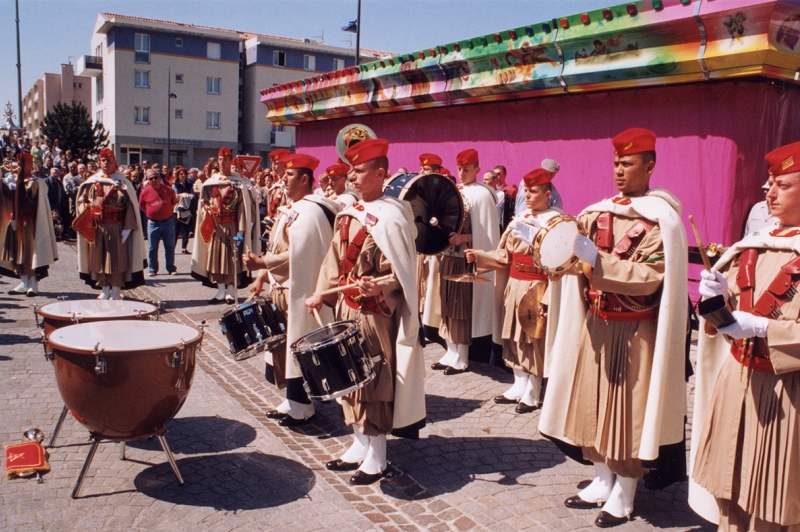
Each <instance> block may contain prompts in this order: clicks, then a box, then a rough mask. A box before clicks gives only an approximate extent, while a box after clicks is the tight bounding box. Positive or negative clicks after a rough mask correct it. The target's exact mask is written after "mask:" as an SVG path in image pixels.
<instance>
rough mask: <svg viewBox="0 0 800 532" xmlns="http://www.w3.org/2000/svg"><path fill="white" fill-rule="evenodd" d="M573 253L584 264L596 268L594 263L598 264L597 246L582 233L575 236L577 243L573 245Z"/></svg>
mask: <svg viewBox="0 0 800 532" xmlns="http://www.w3.org/2000/svg"><path fill="white" fill-rule="evenodd" d="M572 252H573V253H575V255H577V256H578V258H579V259H581V260H582V261H583V262H585V263H586V264H588V265H589V266H591V267H592V268H594V263H595V262H597V246H595V245H594V242H592V241H591V240H589V239H588V238H587V237H586V236H585V235H582V234H580V233H578V234H577V235H575V241H574V242H573V243H572Z"/></svg>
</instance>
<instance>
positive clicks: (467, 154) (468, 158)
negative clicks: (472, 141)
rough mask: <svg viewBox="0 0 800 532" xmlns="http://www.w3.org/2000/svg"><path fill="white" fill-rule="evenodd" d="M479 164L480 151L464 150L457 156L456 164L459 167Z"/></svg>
mask: <svg viewBox="0 0 800 532" xmlns="http://www.w3.org/2000/svg"><path fill="white" fill-rule="evenodd" d="M477 162H478V150H473V149H472V148H470V149H468V150H464V151H462V152H461V153H459V154H458V155H456V164H457V165H458V166H469V165H472V164H475V163H477Z"/></svg>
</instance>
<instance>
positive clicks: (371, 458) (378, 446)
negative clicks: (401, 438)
mask: <svg viewBox="0 0 800 532" xmlns="http://www.w3.org/2000/svg"><path fill="white" fill-rule="evenodd" d="M358 469H359V470H361V471H363V472H364V473H367V474H368V475H374V474H376V473H381V472H383V470H384V469H386V434H381V435H380V436H370V437H369V449H367V456H366V457H365V458H364V462H362V464H361V467H359V468H358Z"/></svg>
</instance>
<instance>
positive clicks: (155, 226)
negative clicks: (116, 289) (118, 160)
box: [139, 169, 178, 276]
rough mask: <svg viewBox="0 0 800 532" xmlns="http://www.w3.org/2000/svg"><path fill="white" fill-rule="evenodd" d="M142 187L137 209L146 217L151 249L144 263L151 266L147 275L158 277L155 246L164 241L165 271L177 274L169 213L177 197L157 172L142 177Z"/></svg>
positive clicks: (171, 222) (156, 249) (153, 170)
mask: <svg viewBox="0 0 800 532" xmlns="http://www.w3.org/2000/svg"><path fill="white" fill-rule="evenodd" d="M145 185H147V186H145V187H144V188H143V189H142V192H141V194H139V209H141V210H143V211H144V213H145V215H146V216H147V220H148V222H147V242H148V244H149V246H150V249H149V251H148V253H147V261H148V264H149V265H150V273H149V275H150V276H154V275H157V274H158V243H159V242H160V241H161V240H163V241H164V256H165V258H166V261H167V271H168V272H169V274H170V275H177V274H178V269H177V268H176V267H175V222H174V221H173V220H172V213H173V211H174V210H175V204H176V203H178V197H177V196H176V194H175V191H174V190H172V188H171V187H168V186H166V185H164V184H163V183H162V182H161V176H160V175H159V173H158V170H155V169H150V170H148V171H147V173H146V174H145Z"/></svg>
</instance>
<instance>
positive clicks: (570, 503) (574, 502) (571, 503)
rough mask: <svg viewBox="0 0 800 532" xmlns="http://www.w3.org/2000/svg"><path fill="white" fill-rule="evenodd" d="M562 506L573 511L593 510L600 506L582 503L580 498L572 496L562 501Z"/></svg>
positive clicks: (594, 503) (592, 503)
mask: <svg viewBox="0 0 800 532" xmlns="http://www.w3.org/2000/svg"><path fill="white" fill-rule="evenodd" d="M564 506H566V507H567V508H573V509H575V510H594V509H595V508H598V507H599V506H600V505H599V504H597V503H596V502H589V501H584V500H583V499H581V498H580V496H578V495H573V496H572V497H570V498H569V499H567V500H566V501H564Z"/></svg>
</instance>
